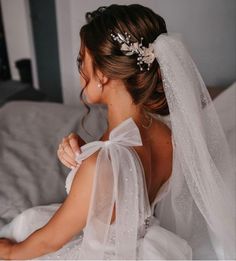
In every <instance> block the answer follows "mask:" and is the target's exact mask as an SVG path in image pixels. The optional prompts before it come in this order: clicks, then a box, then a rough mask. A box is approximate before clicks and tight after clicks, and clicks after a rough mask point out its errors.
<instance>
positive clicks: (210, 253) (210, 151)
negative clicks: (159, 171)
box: [154, 34, 236, 259]
mask: <svg viewBox="0 0 236 261" xmlns="http://www.w3.org/2000/svg"><path fill="white" fill-rule="evenodd" d="M154 50H155V56H156V58H157V61H158V63H159V65H160V69H161V75H162V80H163V85H164V91H165V95H166V98H167V102H168V106H169V110H170V115H169V117H170V125H171V129H172V142H173V145H174V162H173V170H172V177H171V186H170V191H169V194H168V196H167V197H165V198H164V199H163V200H161V201H160V202H159V203H158V206H157V209H156V215H157V217H158V218H159V220H160V222H161V225H163V226H164V227H166V228H168V229H170V230H172V231H174V232H175V233H176V234H178V235H180V236H181V237H183V238H185V239H186V240H187V241H188V243H189V244H190V245H191V247H192V249H193V259H208V258H209V259H234V258H236V250H235V249H236V216H235V208H236V203H235V192H236V191H235V190H236V183H235V174H236V173H235V170H234V167H233V159H232V158H231V154H230V151H229V146H228V144H227V140H226V137H225V134H224V132H223V129H222V126H221V123H220V121H219V118H218V115H217V113H216V110H215V108H214V105H213V102H212V100H211V98H210V95H209V93H208V91H207V88H206V86H205V84H204V82H203V80H202V78H201V75H200V73H199V71H198V69H197V68H196V65H195V63H194V62H193V60H192V58H191V57H190V55H189V53H188V51H187V49H186V47H185V46H184V44H183V42H182V41H181V40H180V38H179V37H178V35H177V34H161V35H159V36H158V37H157V39H156V40H155V42H154Z"/></svg>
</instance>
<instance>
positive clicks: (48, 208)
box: [0, 118, 192, 260]
mask: <svg viewBox="0 0 236 261" xmlns="http://www.w3.org/2000/svg"><path fill="white" fill-rule="evenodd" d="M134 124H135V123H134V121H133V119H132V118H129V119H127V120H125V121H123V122H122V123H121V124H119V125H118V126H117V127H116V128H114V129H113V130H112V132H113V133H114V132H115V129H117V130H118V129H119V131H120V133H121V134H122V128H123V129H126V130H127V127H128V128H129V127H131V128H132V127H135V128H136V129H135V131H137V126H136V124H135V126H134ZM124 127H125V128H124ZM93 144H94V147H95V146H97V142H91V143H89V147H90V149H91V148H93ZM81 148H82V147H81ZM129 149H130V152H133V153H132V155H133V157H132V159H133V161H134V163H135V164H136V166H139V167H140V169H141V170H142V174H143V175H145V174H144V169H143V166H142V162H141V160H140V158H139V156H138V154H137V152H136V151H135V150H134V149H133V148H132V147H130V148H129ZM84 151H86V150H84ZM93 151H94V152H95V151H96V150H95V149H94V150H93ZM81 154H83V150H82V153H81ZM84 154H86V153H84ZM90 155H91V153H90ZM76 171H77V169H75V170H73V171H71V172H70V173H69V175H68V176H67V179H66V185H65V187H66V191H67V193H69V191H70V186H71V183H72V181H73V178H74V175H75V173H76ZM143 180H144V181H145V176H143ZM169 181H170V179H169V180H167V181H166V182H165V183H164V184H163V185H162V187H161V188H160V190H159V191H158V193H157V195H156V198H155V200H154V201H153V202H152V204H151V205H150V204H149V199H148V193H147V186H146V182H144V183H143V184H142V183H139V184H140V186H144V188H143V187H140V188H138V190H139V192H143V191H144V194H145V195H144V199H145V202H146V204H147V206H145V208H147V209H149V211H150V212H149V213H151V215H150V216H149V217H148V218H147V219H146V220H145V221H144V222H143V223H144V224H143V226H142V227H140V229H139V231H138V240H137V257H138V258H137V259H164V260H169V259H192V249H191V247H190V246H189V244H188V243H187V242H186V240H184V239H182V238H180V237H179V236H178V235H176V234H174V233H172V232H171V231H168V230H167V229H165V228H163V227H161V226H160V224H159V220H158V219H157V218H156V217H155V216H154V208H155V206H156V205H157V204H158V202H159V201H160V199H162V198H163V197H165V195H166V194H167V192H168V189H169V187H170V186H169V185H170V182H169ZM60 205H61V203H58V204H51V205H44V206H36V207H32V208H29V209H27V210H25V211H23V212H22V213H21V214H19V215H18V216H16V217H15V218H14V219H13V220H12V221H11V222H10V223H9V224H7V225H5V226H4V227H3V228H2V229H1V230H0V238H1V237H5V238H9V239H13V240H16V241H17V242H20V241H22V240H24V239H25V238H27V237H28V236H29V235H30V234H31V233H32V232H33V231H35V230H37V229H39V228H40V227H42V226H43V225H45V224H46V223H47V222H48V221H49V219H50V218H51V217H52V216H53V214H54V213H55V212H56V210H57V209H58V208H59V207H60ZM83 232H84V231H83V230H82V231H81V233H80V234H79V235H77V236H75V237H74V238H73V239H72V240H71V241H70V242H68V243H67V244H65V245H64V246H63V247H62V248H61V249H59V250H58V251H56V252H53V253H50V254H46V255H44V256H41V257H37V258H34V259H43V260H46V259H77V258H78V253H79V251H80V245H81V243H82V241H83V234H84V233H83ZM114 241H115V238H114V231H113V224H111V225H110V230H109V236H108V242H109V244H108V247H107V251H106V255H105V259H114V247H115V242H114ZM96 247H97V245H96Z"/></svg>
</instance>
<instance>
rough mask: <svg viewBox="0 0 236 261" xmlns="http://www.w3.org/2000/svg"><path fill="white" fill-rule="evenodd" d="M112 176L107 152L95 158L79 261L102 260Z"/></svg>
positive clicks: (112, 191) (112, 193)
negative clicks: (94, 171)
mask: <svg viewBox="0 0 236 261" xmlns="http://www.w3.org/2000/svg"><path fill="white" fill-rule="evenodd" d="M114 187H115V186H114V175H113V171H112V166H111V162H110V159H109V155H108V150H106V149H102V150H101V151H100V152H99V154H98V158H97V164H96V175H95V178H94V183H93V190H92V195H91V199H90V206H89V212H88V217H87V223H86V226H85V228H84V230H83V231H84V236H83V241H82V244H81V248H80V250H79V259H103V257H104V252H105V251H106V242H107V239H108V232H109V227H110V222H111V217H112V210H113V206H114V201H115V199H114V197H115V196H114V195H115V193H114Z"/></svg>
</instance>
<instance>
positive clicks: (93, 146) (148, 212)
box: [65, 117, 170, 227]
mask: <svg viewBox="0 0 236 261" xmlns="http://www.w3.org/2000/svg"><path fill="white" fill-rule="evenodd" d="M132 127H136V128H135V129H134V130H135V134H138V135H137V137H138V143H137V144H136V145H135V144H133V145H134V146H137V145H138V144H139V145H142V140H141V135H140V133H139V130H138V127H137V125H136V124H135V122H134V121H133V119H132V118H131V117H130V118H128V119H127V120H125V121H123V122H122V123H121V124H119V125H118V126H117V127H115V129H113V130H112V133H111V134H113V136H112V135H111V136H109V137H110V138H109V140H107V141H95V142H90V143H87V144H86V145H84V146H82V147H81V150H82V153H81V154H80V155H79V158H77V159H76V160H77V161H82V160H84V159H85V158H87V157H89V156H90V155H91V154H93V153H94V152H95V151H97V150H98V149H99V148H101V147H106V148H108V146H109V145H111V144H112V143H113V142H114V140H117V141H118V140H119V139H118V137H120V139H121V140H122V142H123V144H120V145H121V146H123V145H125V147H127V149H128V151H129V153H131V154H132V160H133V162H134V164H135V166H136V169H138V173H142V175H141V176H142V184H139V188H138V190H139V192H138V194H140V193H143V194H144V195H143V197H142V201H143V208H142V206H141V207H140V212H143V213H141V214H140V216H141V217H142V218H143V219H144V220H143V222H142V224H145V226H146V227H147V226H148V225H150V220H151V217H152V216H154V210H155V206H156V204H157V203H158V202H159V201H160V200H161V199H162V198H163V197H165V195H166V194H167V192H168V190H169V181H170V178H169V179H168V180H167V181H166V182H165V183H164V184H163V185H162V186H161V188H160V189H159V191H158V193H157V195H156V197H155V199H154V200H153V202H152V203H151V204H150V202H149V197H148V190H147V184H146V178H145V171H144V168H143V164H142V161H141V159H140V157H139V155H138V153H137V152H136V150H135V149H134V148H133V147H132V146H131V144H127V143H126V140H127V138H128V136H129V135H125V134H126V131H127V129H128V130H129V132H130V130H131V129H132ZM114 131H118V132H117V133H116V135H114ZM132 134H134V132H133V133H132ZM115 136H116V137H115ZM125 136H126V137H125ZM109 153H110V154H111V155H110V156H112V153H111V151H110V152H109ZM120 166H121V167H122V168H125V165H124V166H123V165H122V163H121V165H120ZM78 168H79V166H78V167H77V168H75V169H74V170H72V171H71V172H70V173H69V175H68V176H67V179H66V185H65V187H66V191H67V193H69V191H70V187H71V184H72V181H73V178H74V176H75V174H76V172H77V170H78ZM124 170H125V169H124Z"/></svg>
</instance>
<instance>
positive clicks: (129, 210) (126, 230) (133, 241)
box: [111, 146, 139, 260]
mask: <svg viewBox="0 0 236 261" xmlns="http://www.w3.org/2000/svg"><path fill="white" fill-rule="evenodd" d="M111 159H112V167H113V173H114V174H115V175H114V177H115V189H116V191H115V193H116V223H115V235H116V247H115V250H116V259H123V260H128V259H133V260H136V249H137V235H138V227H139V195H138V191H139V190H138V173H137V168H136V165H135V162H134V160H133V155H132V153H131V151H130V150H129V148H126V147H123V146H117V147H116V150H112V151H111Z"/></svg>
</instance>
